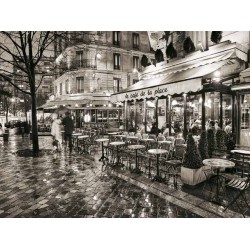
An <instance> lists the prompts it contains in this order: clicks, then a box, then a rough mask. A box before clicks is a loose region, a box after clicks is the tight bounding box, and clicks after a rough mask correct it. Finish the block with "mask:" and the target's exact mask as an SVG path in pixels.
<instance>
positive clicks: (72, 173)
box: [0, 136, 199, 218]
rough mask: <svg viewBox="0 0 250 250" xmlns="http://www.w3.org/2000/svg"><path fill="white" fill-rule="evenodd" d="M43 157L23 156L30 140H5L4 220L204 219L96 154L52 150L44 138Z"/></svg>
mask: <svg viewBox="0 0 250 250" xmlns="http://www.w3.org/2000/svg"><path fill="white" fill-rule="evenodd" d="M39 142H40V149H49V151H48V152H47V153H46V154H45V155H44V156H43V157H38V158H32V157H19V156H16V155H15V152H16V151H17V149H21V148H22V149H25V148H28V147H29V148H30V147H31V141H30V140H29V138H28V137H25V138H24V139H22V138H21V137H20V136H11V137H10V140H9V142H3V141H1V142H0V147H1V150H0V154H1V155H0V158H1V160H0V165H1V170H0V171H1V172H0V175H1V179H0V217H2V218H3V217H7V218H12V217H18V218H23V217H24V218H41V217H42V218H73V217H78V218H82V217H84V218H86V217H98V218H101V217H108V218H121V217H125V218H133V217H136V218H145V217H154V218H165V217H174V218H175V217H183V218H185V217H199V216H198V215H196V214H194V213H191V212H189V211H187V210H186V209H183V208H181V207H179V206H176V205H173V204H171V203H169V202H168V201H167V200H165V199H162V198H159V197H157V196H156V195H153V194H151V193H149V192H146V191H145V190H143V189H141V188H139V187H137V186H135V185H132V184H130V183H128V182H126V181H124V180H122V179H120V178H118V177H115V176H113V175H107V174H106V173H104V172H102V171H101V165H100V163H99V162H98V161H97V160H96V159H97V158H98V157H97V156H96V159H95V161H93V159H92V156H89V155H79V154H78V153H75V152H73V153H72V155H70V154H69V152H68V151H65V150H63V152H61V153H53V152H52V139H51V137H49V136H47V137H40V138H39Z"/></svg>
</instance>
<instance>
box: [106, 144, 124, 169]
mask: <svg viewBox="0 0 250 250" xmlns="http://www.w3.org/2000/svg"><path fill="white" fill-rule="evenodd" d="M124 144H125V142H123V141H114V142H110V143H109V145H111V146H115V147H116V156H117V161H116V163H115V164H114V165H116V166H118V165H119V161H120V157H119V146H121V145H124Z"/></svg>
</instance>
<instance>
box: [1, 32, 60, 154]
mask: <svg viewBox="0 0 250 250" xmlns="http://www.w3.org/2000/svg"><path fill="white" fill-rule="evenodd" d="M55 39H56V33H54V32H49V31H43V32H35V31H19V32H18V31H17V32H4V31H3V32H0V76H1V77H2V78H3V79H4V80H5V81H7V82H9V84H11V85H12V86H13V87H14V88H16V89H17V90H19V91H21V92H22V93H24V94H26V95H29V96H30V97H31V103H32V107H31V114H32V135H33V138H32V141H33V155H34V156H38V153H39V143H38V132H37V115H36V113H37V111H36V108H37V104H36V91H37V89H38V88H39V86H40V84H41V81H42V78H43V76H42V77H41V78H40V82H38V83H36V78H35V74H36V69H37V67H38V64H39V62H40V60H41V59H42V57H43V56H44V54H45V52H46V50H47V49H48V48H49V46H50V45H51V44H52V43H53V42H54V41H55ZM9 75H12V77H9ZM44 75H45V74H44ZM16 78H19V79H20V78H21V79H22V84H23V85H25V87H24V88H23V87H22V88H21V87H20V85H19V84H18V83H17V82H16V81H15V79H16Z"/></svg>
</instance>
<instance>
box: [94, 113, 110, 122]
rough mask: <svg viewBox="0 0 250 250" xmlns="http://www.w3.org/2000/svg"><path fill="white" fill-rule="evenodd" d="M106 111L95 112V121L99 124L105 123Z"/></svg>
mask: <svg viewBox="0 0 250 250" xmlns="http://www.w3.org/2000/svg"><path fill="white" fill-rule="evenodd" d="M107 115H108V113H107V111H106V110H97V114H96V121H97V122H99V123H101V122H107Z"/></svg>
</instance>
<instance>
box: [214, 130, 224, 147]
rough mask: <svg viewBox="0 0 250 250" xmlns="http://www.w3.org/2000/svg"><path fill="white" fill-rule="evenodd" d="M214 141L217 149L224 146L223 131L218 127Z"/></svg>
mask: <svg viewBox="0 0 250 250" xmlns="http://www.w3.org/2000/svg"><path fill="white" fill-rule="evenodd" d="M216 142H217V148H218V149H219V150H222V149H224V148H225V131H224V130H222V129H220V128H219V129H218V130H217V132H216Z"/></svg>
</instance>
